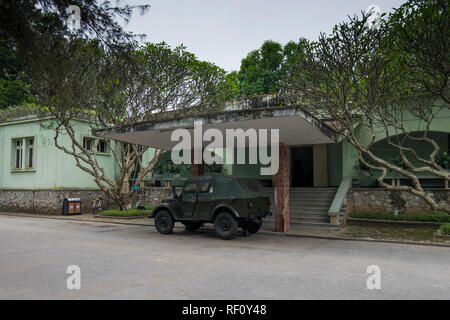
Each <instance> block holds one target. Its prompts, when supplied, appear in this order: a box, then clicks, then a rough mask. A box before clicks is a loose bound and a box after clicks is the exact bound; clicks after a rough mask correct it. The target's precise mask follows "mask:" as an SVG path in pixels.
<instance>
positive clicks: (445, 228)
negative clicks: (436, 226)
mask: <svg viewBox="0 0 450 320" xmlns="http://www.w3.org/2000/svg"><path fill="white" fill-rule="evenodd" d="M441 234H443V235H446V236H450V223H445V224H443V225H441Z"/></svg>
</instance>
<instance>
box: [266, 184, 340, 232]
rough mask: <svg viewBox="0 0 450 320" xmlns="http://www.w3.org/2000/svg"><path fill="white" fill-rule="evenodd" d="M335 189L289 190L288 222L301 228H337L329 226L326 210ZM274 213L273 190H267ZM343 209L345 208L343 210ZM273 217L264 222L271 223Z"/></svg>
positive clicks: (333, 225)
mask: <svg viewBox="0 0 450 320" xmlns="http://www.w3.org/2000/svg"><path fill="white" fill-rule="evenodd" d="M336 191H337V188H291V189H290V197H289V206H290V213H289V215H290V222H291V224H293V225H297V226H303V227H323V228H338V227H339V224H331V223H330V217H329V216H328V209H329V208H330V205H331V202H332V201H333V198H334V196H335V194H336ZM267 192H268V195H269V196H270V199H271V200H270V202H271V204H272V206H271V210H272V212H273V213H275V208H274V204H275V202H274V195H273V189H272V188H270V189H269V188H268V189H267ZM343 209H345V208H343ZM273 219H274V217H271V218H269V219H268V218H266V219H265V221H273Z"/></svg>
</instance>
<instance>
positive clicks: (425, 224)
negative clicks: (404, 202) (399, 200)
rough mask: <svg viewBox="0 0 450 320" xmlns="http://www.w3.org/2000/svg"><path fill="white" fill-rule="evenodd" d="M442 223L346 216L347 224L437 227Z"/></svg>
mask: <svg viewBox="0 0 450 320" xmlns="http://www.w3.org/2000/svg"><path fill="white" fill-rule="evenodd" d="M444 223H445V222H430V221H403V220H379V219H365V218H347V224H348V225H349V226H356V225H359V226H361V225H362V226H364V225H370V226H373V225H380V226H395V227H416V228H439V227H440V226H441V225H442V224H444Z"/></svg>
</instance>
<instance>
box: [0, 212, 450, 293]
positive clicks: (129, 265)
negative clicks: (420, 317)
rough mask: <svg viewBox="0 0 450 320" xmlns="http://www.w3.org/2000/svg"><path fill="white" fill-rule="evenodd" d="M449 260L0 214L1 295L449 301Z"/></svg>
mask: <svg viewBox="0 0 450 320" xmlns="http://www.w3.org/2000/svg"><path fill="white" fill-rule="evenodd" d="M69 265H77V266H79V267H80V270H81V289H80V290H76V289H75V290H69V289H67V287H66V280H67V278H68V277H69V276H70V275H69V274H67V273H66V269H67V267H68V266H69ZM369 265H378V266H379V267H380V269H381V289H379V290H376V289H374V290H369V289H368V288H367V284H366V283H367V278H368V277H369V276H370V274H368V273H366V270H367V267H368V266H369ZM449 267H450V248H445V247H431V246H418V245H406V244H387V243H370V242H358V241H339V240H325V239H314V238H296V237H282V236H273V235H258V234H257V235H253V236H250V237H242V236H238V237H236V238H235V239H234V240H232V241H223V240H220V239H219V238H217V236H216V235H215V234H214V233H213V232H195V233H186V232H184V231H182V230H180V229H178V230H176V232H175V234H172V235H161V234H159V233H157V232H156V231H155V229H154V228H153V227H145V226H130V225H117V224H108V223H93V222H77V221H61V220H50V219H38V218H24V217H8V216H0V299H450V268H449Z"/></svg>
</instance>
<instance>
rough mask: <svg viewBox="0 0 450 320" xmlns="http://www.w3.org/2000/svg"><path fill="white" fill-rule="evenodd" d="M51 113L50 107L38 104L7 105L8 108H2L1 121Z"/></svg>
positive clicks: (0, 111)
mask: <svg viewBox="0 0 450 320" xmlns="http://www.w3.org/2000/svg"><path fill="white" fill-rule="evenodd" d="M48 113H49V108H46V107H42V106H40V105H37V104H33V103H29V104H23V105H19V106H12V107H7V108H6V109H3V110H0V123H2V122H10V121H13V119H15V118H19V117H24V116H30V115H39V116H43V115H46V114H48Z"/></svg>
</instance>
